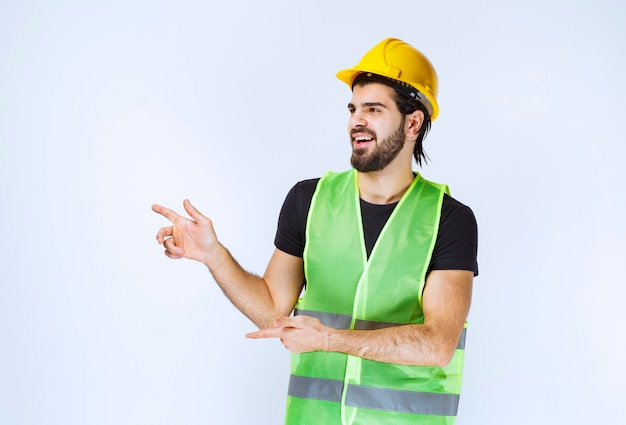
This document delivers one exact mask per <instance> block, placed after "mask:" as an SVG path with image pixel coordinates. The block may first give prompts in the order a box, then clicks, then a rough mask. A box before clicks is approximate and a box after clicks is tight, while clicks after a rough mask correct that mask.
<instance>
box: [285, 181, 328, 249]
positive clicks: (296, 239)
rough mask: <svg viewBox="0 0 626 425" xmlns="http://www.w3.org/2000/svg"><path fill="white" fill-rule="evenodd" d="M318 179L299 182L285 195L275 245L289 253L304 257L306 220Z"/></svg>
mask: <svg viewBox="0 0 626 425" xmlns="http://www.w3.org/2000/svg"><path fill="white" fill-rule="evenodd" d="M318 181H319V179H310V180H303V181H301V182H298V183H296V184H295V185H294V186H293V187H292V188H291V190H289V193H287V196H286V197H285V201H284V202H283V206H282V208H281V209H280V214H279V216H278V227H277V229H276V236H275V238H274V246H275V247H276V248H278V249H280V250H281V251H283V252H286V253H287V254H291V255H295V256H297V257H302V255H303V253H304V243H305V231H306V220H307V216H308V212H309V208H310V206H311V200H312V199H313V193H314V192H315V188H316V187H317V182H318Z"/></svg>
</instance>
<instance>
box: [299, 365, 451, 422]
mask: <svg viewBox="0 0 626 425" xmlns="http://www.w3.org/2000/svg"><path fill="white" fill-rule="evenodd" d="M342 389H343V382H342V381H337V380H334V379H322V378H307V377H304V376H297V375H291V377H290V379H289V389H288V392H287V394H288V395H289V396H291V397H298V398H308V399H313V400H327V401H332V402H335V403H340V402H341V391H342ZM346 405H347V406H352V407H362V408H366V409H378V410H389V411H393V412H403V413H415V414H422V415H438V416H456V412H457V407H458V405H459V395H458V394H440V393H423V392H413V391H402V390H392V389H388V388H377V387H364V386H358V385H349V386H348V391H347V393H346Z"/></svg>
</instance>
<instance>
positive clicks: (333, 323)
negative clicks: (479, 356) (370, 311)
mask: <svg viewBox="0 0 626 425" xmlns="http://www.w3.org/2000/svg"><path fill="white" fill-rule="evenodd" d="M294 314H295V315H296V316H298V315H300V316H310V317H315V318H317V319H319V321H320V322H322V323H323V324H325V325H326V326H330V327H331V328H335V329H350V324H351V323H352V316H350V315H348V314H337V313H325V312H323V311H313V310H295V311H294ZM405 324H406V323H390V322H374V321H371V320H359V319H357V320H356V322H355V324H354V329H356V330H360V331H364V330H373V329H383V328H390V327H392V326H402V325H405ZM466 334H467V328H463V332H461V338H459V344H458V345H457V347H456V348H457V350H465V337H466Z"/></svg>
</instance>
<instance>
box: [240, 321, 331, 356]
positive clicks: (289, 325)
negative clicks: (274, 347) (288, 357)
mask: <svg viewBox="0 0 626 425" xmlns="http://www.w3.org/2000/svg"><path fill="white" fill-rule="evenodd" d="M331 330H332V329H331V328H329V327H327V326H324V325H323V324H322V322H320V321H319V320H318V319H316V318H314V317H310V316H294V317H281V318H280V319H276V320H274V327H273V328H268V329H261V330H259V331H256V332H251V333H249V334H246V338H251V339H260V338H280V342H282V344H283V345H284V346H285V348H286V349H287V350H289V351H291V352H292V353H296V354H299V353H308V352H310V351H320V350H323V351H327V349H328V341H329V338H330V333H331Z"/></svg>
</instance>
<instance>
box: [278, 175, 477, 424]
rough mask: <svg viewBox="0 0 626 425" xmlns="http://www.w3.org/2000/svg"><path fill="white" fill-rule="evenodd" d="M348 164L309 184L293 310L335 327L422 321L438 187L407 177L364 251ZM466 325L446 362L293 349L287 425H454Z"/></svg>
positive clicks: (435, 228) (443, 189)
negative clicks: (302, 282) (401, 361)
mask: <svg viewBox="0 0 626 425" xmlns="http://www.w3.org/2000/svg"><path fill="white" fill-rule="evenodd" d="M356 179H357V174H356V172H355V171H354V170H351V171H348V172H344V173H328V174H326V175H325V176H324V177H322V179H320V181H319V182H318V185H317V188H316V191H315V194H314V196H313V200H312V202H311V208H310V210H309V215H308V218H307V228H306V245H305V250H304V255H303V258H304V267H305V277H306V281H307V286H306V290H305V292H304V294H303V296H302V297H301V299H300V300H299V301H298V304H297V306H296V310H295V314H298V315H307V316H312V317H317V318H318V319H320V321H322V322H323V323H324V324H326V325H327V326H331V327H333V328H337V329H355V330H356V329H363V330H365V329H381V328H386V327H390V326H401V325H407V324H423V323H424V315H423V311H422V307H421V302H422V292H423V289H424V284H425V278H426V273H427V271H428V266H429V263H430V259H431V256H432V251H433V249H434V245H435V241H436V237H437V231H438V226H439V220H440V214H441V203H442V201H443V195H444V193H445V192H447V187H446V186H442V185H437V184H434V183H431V182H428V181H426V180H424V179H423V178H421V177H420V176H419V175H417V176H416V178H415V180H414V181H413V183H412V184H411V186H410V187H409V189H407V191H406V193H405V194H404V195H403V197H402V199H401V200H400V202H399V203H398V205H397V206H396V207H395V208H394V211H393V212H392V214H391V216H390V217H389V219H388V221H387V223H386V224H385V226H384V227H383V229H382V231H381V233H380V235H379V237H378V240H377V241H376V243H375V245H374V247H373V249H372V252H371V254H370V256H369V258H368V257H367V254H366V250H365V243H364V239H363V225H362V221H361V212H360V202H359V194H358V187H357V180H356ZM464 346H465V332H463V335H462V336H461V338H460V340H459V345H458V347H457V350H456V351H455V353H454V355H453V357H452V360H451V362H450V364H448V365H447V366H445V367H431V366H407V365H396V364H390V363H383V362H376V361H372V360H367V359H363V358H360V357H356V356H349V355H346V354H342V353H336V352H310V353H303V354H293V355H292V357H291V359H292V361H291V380H290V385H289V393H288V401H287V413H286V423H287V424H289V425H296V424H297V425H311V424H320V425H334V424H342V425H352V424H354V425H356V424H359V425H386V424H393V425H408V424H414V423H427V424H433V425H434V424H446V425H449V424H451V423H453V421H454V416H455V415H456V409H457V406H458V400H459V393H460V385H461V375H462V367H463V359H464Z"/></svg>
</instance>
